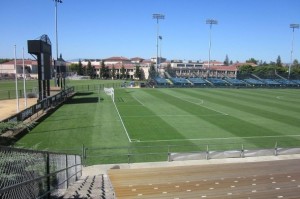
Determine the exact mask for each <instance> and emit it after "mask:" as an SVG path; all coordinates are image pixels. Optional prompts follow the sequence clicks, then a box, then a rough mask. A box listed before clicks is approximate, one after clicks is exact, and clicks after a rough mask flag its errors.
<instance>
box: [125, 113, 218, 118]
mask: <svg viewBox="0 0 300 199" xmlns="http://www.w3.org/2000/svg"><path fill="white" fill-rule="evenodd" d="M220 115H223V114H219V113H218V114H217V113H216V114H206V115H192V114H190V115H188V114H187V115H143V116H139V115H136V116H135V115H132V116H123V117H139V118H143V117H144V118H146V117H194V116H196V117H197V116H202V117H217V116H220Z"/></svg>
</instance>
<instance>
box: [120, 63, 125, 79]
mask: <svg viewBox="0 0 300 199" xmlns="http://www.w3.org/2000/svg"><path fill="white" fill-rule="evenodd" d="M120 72H121V76H120V79H125V75H126V74H125V73H126V70H125V67H124V66H123V65H122V67H121V71H120Z"/></svg>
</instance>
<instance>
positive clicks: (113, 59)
mask: <svg viewBox="0 0 300 199" xmlns="http://www.w3.org/2000/svg"><path fill="white" fill-rule="evenodd" d="M104 60H105V61H130V60H129V59H128V58H126V57H109V58H107V59H104Z"/></svg>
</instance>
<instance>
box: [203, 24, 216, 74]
mask: <svg viewBox="0 0 300 199" xmlns="http://www.w3.org/2000/svg"><path fill="white" fill-rule="evenodd" d="M206 24H209V50H208V76H209V73H210V51H211V28H212V25H217V24H218V21H217V20H214V19H207V20H206Z"/></svg>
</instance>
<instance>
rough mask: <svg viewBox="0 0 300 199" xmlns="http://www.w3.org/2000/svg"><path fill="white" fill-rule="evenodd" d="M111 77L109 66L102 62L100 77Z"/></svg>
mask: <svg viewBox="0 0 300 199" xmlns="http://www.w3.org/2000/svg"><path fill="white" fill-rule="evenodd" d="M108 77H109V74H108V67H106V66H105V64H104V62H103V61H102V62H101V68H100V78H103V79H106V78H108Z"/></svg>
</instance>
